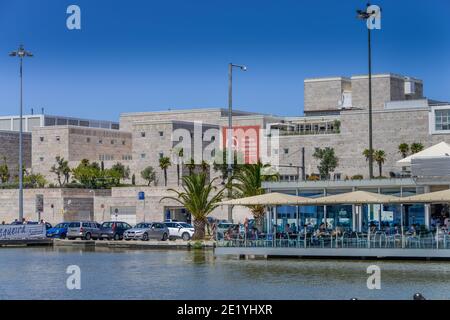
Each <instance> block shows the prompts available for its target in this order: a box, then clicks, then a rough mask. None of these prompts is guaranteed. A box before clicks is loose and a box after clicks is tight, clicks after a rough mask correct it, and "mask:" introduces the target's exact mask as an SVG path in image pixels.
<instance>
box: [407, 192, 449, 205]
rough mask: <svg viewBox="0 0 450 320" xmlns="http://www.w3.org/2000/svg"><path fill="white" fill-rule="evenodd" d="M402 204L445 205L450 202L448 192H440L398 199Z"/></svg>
mask: <svg viewBox="0 0 450 320" xmlns="http://www.w3.org/2000/svg"><path fill="white" fill-rule="evenodd" d="M399 201H400V202H402V203H447V202H450V190H449V189H447V190H442V191H436V192H430V193H423V194H418V195H415V196H410V197H405V198H399Z"/></svg>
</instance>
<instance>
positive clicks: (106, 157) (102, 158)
mask: <svg viewBox="0 0 450 320" xmlns="http://www.w3.org/2000/svg"><path fill="white" fill-rule="evenodd" d="M98 159H99V160H100V161H108V160H114V156H113V155H109V154H102V155H100V156H99V157H98ZM44 160H45V159H44V157H39V161H40V162H44ZM122 160H124V161H126V160H133V157H132V156H131V155H128V154H127V155H122Z"/></svg>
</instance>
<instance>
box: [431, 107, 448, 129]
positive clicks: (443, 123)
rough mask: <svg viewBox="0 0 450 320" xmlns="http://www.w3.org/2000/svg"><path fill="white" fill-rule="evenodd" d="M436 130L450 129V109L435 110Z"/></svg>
mask: <svg viewBox="0 0 450 320" xmlns="http://www.w3.org/2000/svg"><path fill="white" fill-rule="evenodd" d="M434 116H435V124H436V130H437V131H439V130H450V110H436V111H435V114H434Z"/></svg>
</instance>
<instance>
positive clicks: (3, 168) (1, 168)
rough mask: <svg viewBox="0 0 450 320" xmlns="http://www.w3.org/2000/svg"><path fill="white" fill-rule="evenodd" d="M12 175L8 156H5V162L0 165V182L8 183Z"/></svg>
mask: <svg viewBox="0 0 450 320" xmlns="http://www.w3.org/2000/svg"><path fill="white" fill-rule="evenodd" d="M10 178H11V175H10V173H9V168H8V164H7V163H6V157H3V164H2V165H0V182H1V183H7V182H8V181H9V179H10Z"/></svg>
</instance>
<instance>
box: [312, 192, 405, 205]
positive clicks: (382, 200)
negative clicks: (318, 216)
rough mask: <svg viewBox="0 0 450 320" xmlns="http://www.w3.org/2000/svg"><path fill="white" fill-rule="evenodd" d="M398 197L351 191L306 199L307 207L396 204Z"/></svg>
mask: <svg viewBox="0 0 450 320" xmlns="http://www.w3.org/2000/svg"><path fill="white" fill-rule="evenodd" d="M398 199H399V198H398V197H394V196H389V195H385V194H379V193H374V192H367V191H361V190H359V191H353V192H347V193H341V194H336V195H332V196H326V197H321V198H315V199H308V201H307V202H306V203H304V204H307V205H334V204H386V203H397V200H398Z"/></svg>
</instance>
